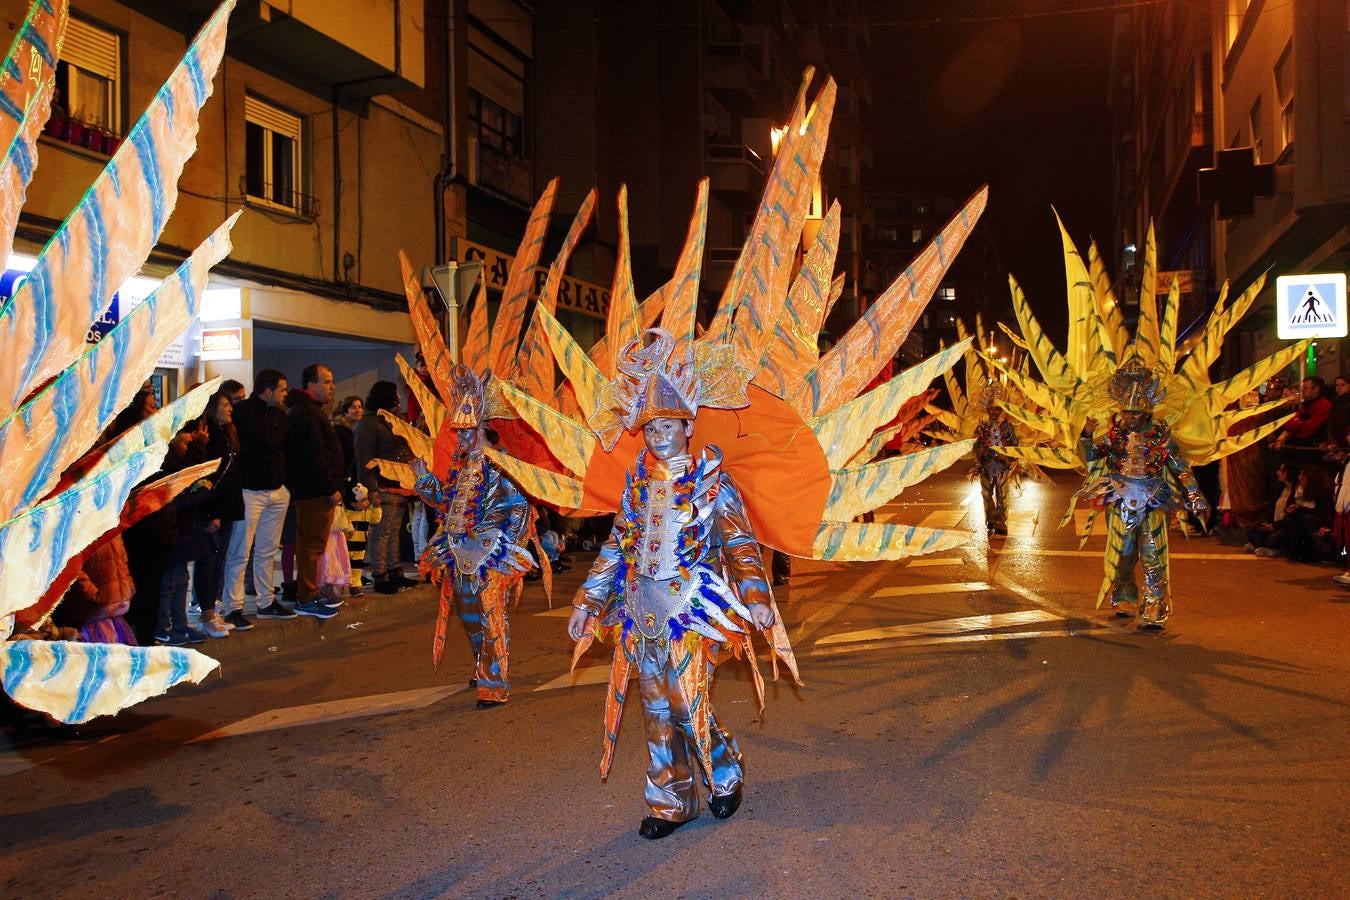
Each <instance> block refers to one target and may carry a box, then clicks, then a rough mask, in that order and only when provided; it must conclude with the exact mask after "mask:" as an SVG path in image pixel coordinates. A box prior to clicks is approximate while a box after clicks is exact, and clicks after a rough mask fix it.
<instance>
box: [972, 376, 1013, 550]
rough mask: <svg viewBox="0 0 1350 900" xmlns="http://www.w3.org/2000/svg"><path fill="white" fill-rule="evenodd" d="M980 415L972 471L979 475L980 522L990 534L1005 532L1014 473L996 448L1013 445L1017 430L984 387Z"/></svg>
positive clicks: (1010, 465) (1008, 462)
mask: <svg viewBox="0 0 1350 900" xmlns="http://www.w3.org/2000/svg"><path fill="white" fill-rule="evenodd" d="M986 394H989V395H990V396H988V398H987V399H986V409H985V414H984V418H983V419H981V420H980V424H978V425H976V426H975V474H976V475H978V476H979V478H980V493H981V495H982V496H983V497H984V524H985V527H986V528H988V529H989V531H990V532H992V533H993V534H1007V533H1008V484H1009V482H1010V481H1012V479H1013V476H1014V462H1013V460H1011V459H1009V458H1008V457H1007V456H1004V455H1003V454H1002V453H1000V452H999V451H998V450H997V449H996V448H998V447H1015V446H1017V430H1016V429H1015V428H1014V427H1013V423H1012V422H1010V421H1009V420H1008V417H1007V416H1006V415H1005V414H1004V412H1003V407H1001V406H999V405H998V403H997V402H995V401H996V400H997V395H996V394H995V393H994V392H993V391H992V389H986Z"/></svg>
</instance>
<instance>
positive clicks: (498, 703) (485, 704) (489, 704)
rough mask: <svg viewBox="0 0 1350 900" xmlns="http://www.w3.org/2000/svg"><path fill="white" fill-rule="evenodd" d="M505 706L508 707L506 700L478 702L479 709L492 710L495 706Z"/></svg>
mask: <svg viewBox="0 0 1350 900" xmlns="http://www.w3.org/2000/svg"><path fill="white" fill-rule="evenodd" d="M505 705H506V701H505V700H479V701H478V708H479V709H492V707H494V706H505Z"/></svg>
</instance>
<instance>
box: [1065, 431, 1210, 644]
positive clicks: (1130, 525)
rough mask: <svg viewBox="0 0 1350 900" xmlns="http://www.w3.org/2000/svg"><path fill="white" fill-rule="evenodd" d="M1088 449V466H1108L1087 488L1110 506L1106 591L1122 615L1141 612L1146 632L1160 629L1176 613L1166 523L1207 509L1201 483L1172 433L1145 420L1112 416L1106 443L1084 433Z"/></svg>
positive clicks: (1084, 441)
mask: <svg viewBox="0 0 1350 900" xmlns="http://www.w3.org/2000/svg"><path fill="white" fill-rule="evenodd" d="M1082 444H1083V455H1084V457H1085V458H1086V459H1087V460H1088V462H1089V463H1094V462H1098V461H1101V462H1104V464H1105V466H1104V468H1105V471H1104V472H1103V473H1102V474H1100V475H1098V476H1096V477H1094V478H1092V479H1090V480H1089V482H1088V483H1087V484H1085V485H1084V489H1083V490H1084V493H1086V494H1088V495H1089V496H1091V497H1095V498H1096V499H1098V500H1099V501H1100V502H1101V503H1102V504H1103V505H1104V507H1105V509H1106V514H1107V527H1108V530H1109V534H1108V538H1107V540H1108V551H1107V554H1106V562H1105V570H1104V582H1103V585H1102V591H1103V592H1107V591H1109V594H1110V597H1111V606H1112V607H1113V608H1114V609H1116V610H1117V611H1118V613H1119V614H1128V613H1129V609H1128V608H1129V607H1134V606H1136V605H1137V606H1138V617H1139V622H1140V624H1141V625H1154V626H1161V625H1163V624H1164V623H1165V622H1166V621H1167V617H1168V615H1169V614H1170V613H1171V597H1170V595H1169V584H1168V559H1167V518H1168V515H1169V514H1170V513H1172V512H1174V511H1176V510H1177V509H1179V508H1180V507H1181V505H1182V503H1183V502H1184V505H1185V506H1186V507H1187V508H1191V507H1194V506H1196V505H1197V504H1202V503H1203V502H1204V498H1203V496H1202V495H1201V493H1200V488H1199V486H1198V485H1197V484H1196V482H1195V476H1194V475H1193V474H1192V473H1191V470H1190V467H1189V466H1188V465H1187V464H1186V461H1185V458H1184V457H1183V456H1182V455H1181V452H1180V451H1179V450H1178V449H1177V446H1176V444H1175V443H1174V442H1173V440H1172V431H1171V429H1170V428H1168V426H1167V425H1166V423H1163V422H1158V421H1154V420H1153V419H1152V418H1150V417H1148V416H1147V415H1139V416H1121V415H1116V416H1113V417H1112V421H1111V427H1110V429H1109V430H1108V431H1107V433H1106V435H1105V437H1104V438H1102V439H1101V440H1100V441H1094V440H1093V438H1092V435H1090V434H1088V433H1086V432H1085V433H1084V434H1083V437H1082ZM1179 499H1180V500H1181V501H1182V502H1178V500H1179ZM1113 548H1114V549H1115V550H1116V552H1114V553H1113V552H1112V549H1113ZM1136 563H1137V564H1138V565H1139V566H1140V568H1141V569H1142V570H1143V577H1144V595H1143V598H1142V600H1141V598H1140V596H1139V587H1138V585H1137V584H1136V582H1135V579H1134V567H1135V565H1136Z"/></svg>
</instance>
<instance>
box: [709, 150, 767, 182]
mask: <svg viewBox="0 0 1350 900" xmlns="http://www.w3.org/2000/svg"><path fill="white" fill-rule="evenodd" d="M706 158H707V161H708V177H709V178H710V179H711V180H712V189H713V190H714V191H717V192H719V193H723V194H748V193H756V192H758V191H759V190H760V189H762V188H763V187H764V173H765V167H764V160H763V159H761V158H760V155H759V154H758V153H756V152H755V151H754V150H752V149H750V148H749V147H747V146H746V145H744V144H724V143H715V144H708V148H707V154H706Z"/></svg>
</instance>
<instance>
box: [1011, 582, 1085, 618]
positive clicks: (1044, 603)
mask: <svg viewBox="0 0 1350 900" xmlns="http://www.w3.org/2000/svg"><path fill="white" fill-rule="evenodd" d="M994 580H995V581H997V582H998V583H999V586H1001V587H1005V588H1007V589H1008V590H1010V591H1012V592H1013V593H1014V594H1016V595H1017V596H1019V597H1021V598H1022V599H1023V600H1026V601H1028V602H1029V603H1033V604H1035V605H1036V606H1039V607H1040V608H1041V609H1046V610H1049V611H1050V612H1052V613H1054V614H1056V615H1058V616H1060V617H1061V618H1065V619H1081V618H1083V614H1081V613H1075V612H1073V611H1072V610H1070V609H1068V608H1067V607H1063V606H1060V605H1059V604H1058V603H1053V602H1051V601H1050V600H1047V599H1045V598H1044V597H1042V596H1041V595H1040V594H1038V593H1036V592H1035V591H1033V590H1031V589H1030V588H1026V587H1023V586H1022V585H1020V584H1018V583H1017V582H1015V581H1013V580H1012V579H1009V578H1003V577H1001V576H1000V577H996V578H995V579H994Z"/></svg>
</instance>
